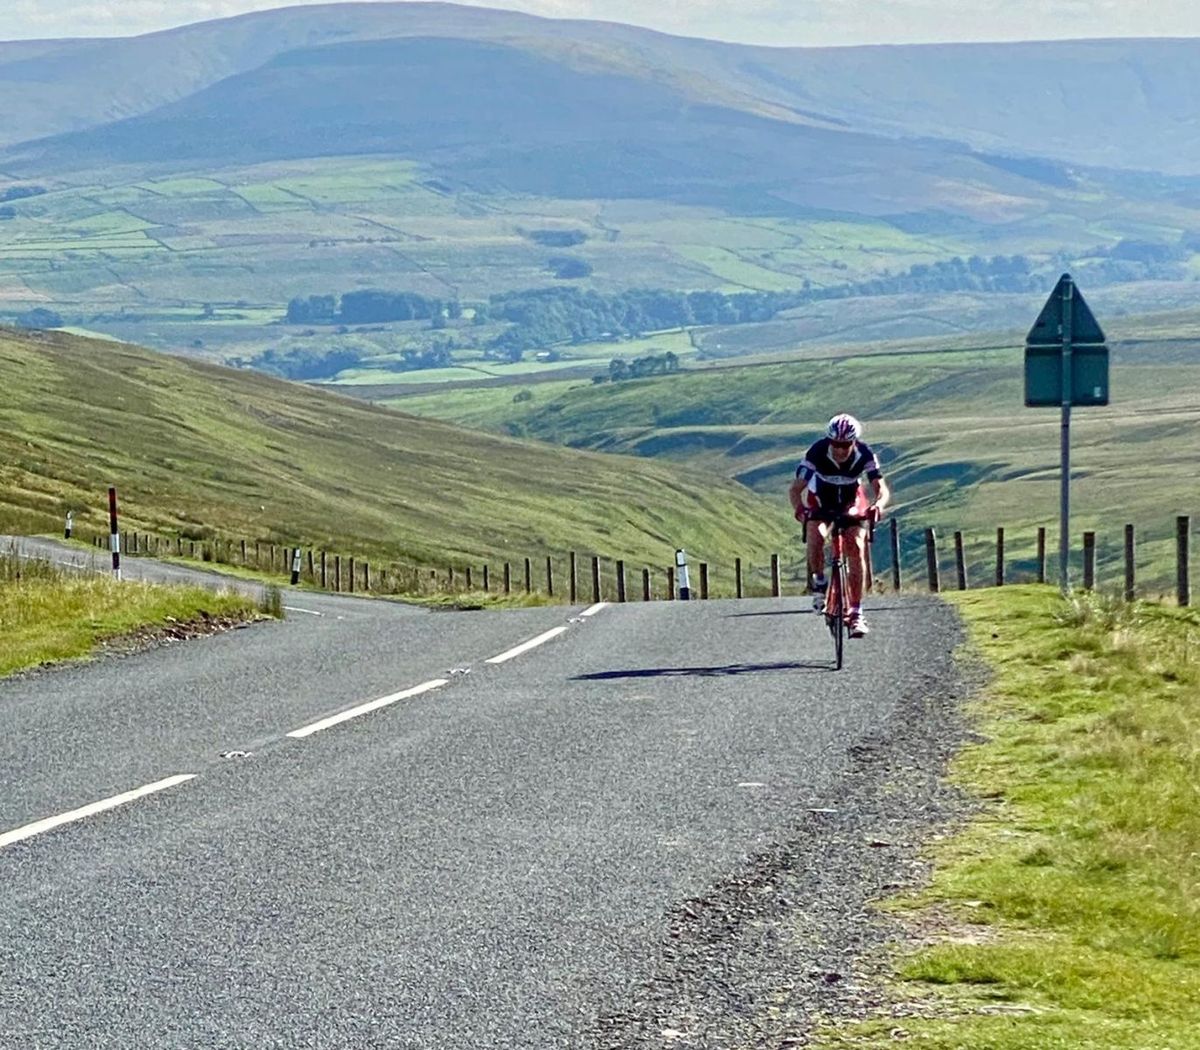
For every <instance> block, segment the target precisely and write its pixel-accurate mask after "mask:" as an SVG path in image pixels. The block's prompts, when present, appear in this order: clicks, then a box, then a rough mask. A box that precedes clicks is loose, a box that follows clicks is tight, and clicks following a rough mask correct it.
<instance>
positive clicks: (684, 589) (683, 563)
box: [675, 548, 692, 602]
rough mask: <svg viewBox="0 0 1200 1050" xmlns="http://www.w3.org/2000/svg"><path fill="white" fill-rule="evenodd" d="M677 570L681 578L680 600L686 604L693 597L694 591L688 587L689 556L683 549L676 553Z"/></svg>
mask: <svg viewBox="0 0 1200 1050" xmlns="http://www.w3.org/2000/svg"><path fill="white" fill-rule="evenodd" d="M675 568H676V569H677V570H678V571H677V573H676V575H677V576H678V577H679V600H680V601H681V602H686V601H687V600H688V599H689V598H691V596H692V589H691V587H689V586H688V564H687V554H686V553H685V552H684V550H683V549H682V548H680V549H679V550H677V551H676V552H675Z"/></svg>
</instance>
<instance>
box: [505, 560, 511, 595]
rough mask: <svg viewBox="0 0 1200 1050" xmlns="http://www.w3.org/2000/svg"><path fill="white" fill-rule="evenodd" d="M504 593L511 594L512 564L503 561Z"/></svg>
mask: <svg viewBox="0 0 1200 1050" xmlns="http://www.w3.org/2000/svg"><path fill="white" fill-rule="evenodd" d="M504 593H505V594H512V566H511V565H509V563H508V562H505V563H504Z"/></svg>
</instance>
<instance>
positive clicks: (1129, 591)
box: [1125, 525, 1137, 602]
mask: <svg viewBox="0 0 1200 1050" xmlns="http://www.w3.org/2000/svg"><path fill="white" fill-rule="evenodd" d="M1136 597H1137V580H1136V579H1135V577H1134V565H1133V526H1132V525H1126V526H1125V600H1126V601H1127V602H1131V601H1133V600H1134V599H1135V598H1136Z"/></svg>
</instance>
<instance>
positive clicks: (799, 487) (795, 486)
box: [788, 478, 808, 514]
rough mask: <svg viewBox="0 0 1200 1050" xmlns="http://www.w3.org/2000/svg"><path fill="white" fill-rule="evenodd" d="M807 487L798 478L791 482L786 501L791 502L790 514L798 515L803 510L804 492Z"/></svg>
mask: <svg viewBox="0 0 1200 1050" xmlns="http://www.w3.org/2000/svg"><path fill="white" fill-rule="evenodd" d="M807 487H808V486H807V485H806V484H805V483H804V481H802V480H801V479H800V478H796V479H795V480H794V481H793V482H792V487H791V488H790V489H788V499H790V500H791V501H792V512H793V513H794V514H799V513H800V511H801V510H802V509H803V508H804V492H805V489H806V488H807Z"/></svg>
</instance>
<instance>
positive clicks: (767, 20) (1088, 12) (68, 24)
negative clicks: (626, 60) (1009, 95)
mask: <svg viewBox="0 0 1200 1050" xmlns="http://www.w3.org/2000/svg"><path fill="white" fill-rule="evenodd" d="M329 2H330V0H293V2H292V3H279V2H272V0H90V2H82V3H81V2H79V0H9V14H8V16H7V17H6V19H5V26H4V29H3V30H0V32H2V33H3V34H4V36H3V41H5V42H9V41H17V40H36V39H58V38H65V37H122V36H136V35H141V34H144V33H151V32H156V31H160V30H165V29H172V28H178V27H180V26H184V25H189V24H193V23H196V22H205V21H211V20H214V19H220V18H229V17H233V16H236V15H242V14H248V13H250V12H253V11H269V10H275V9H279V8H283V7H299V6H314V5H321V4H328V3H329ZM357 2H365V3H386V2H396V0H357ZM400 2H419V0H400ZM464 6H471V7H489V8H493V9H498V10H512V11H522V12H524V13H526V14H532V15H540V16H543V17H552V18H581V19H594V20H599V21H608V22H622V23H625V24H628V25H635V26H641V27H644V28H648V29H655V30H659V31H660V32H666V33H672V34H676V35H681V36H696V37H707V38H710V39H715V40H725V41H729V42H731V43H745V44H763V45H773V46H793V47H802V46H809V47H833V46H861V45H871V44H917V43H970V42H979V43H984V42H997V43H999V42H1016V41H1034V40H1067V39H1094V38H1126V37H1194V36H1200V7H1197V6H1195V5H1192V4H1190V3H1187V2H1186V0H1153V2H1150V3H1145V4H1140V5H1131V4H1129V3H1127V2H1126V0H1009V2H1008V3H1007V4H1004V5H995V4H994V3H992V0H742V2H741V3H739V4H738V5H737V9H736V10H730V5H728V4H727V3H725V2H718V0H663V2H662V3H661V4H658V5H656V6H655V8H654V10H653V12H652V13H651V14H647V13H646V9H645V6H644V5H642V4H640V3H638V2H636V0H489V2H486V3H479V2H473V0H465V3H464Z"/></svg>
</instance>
